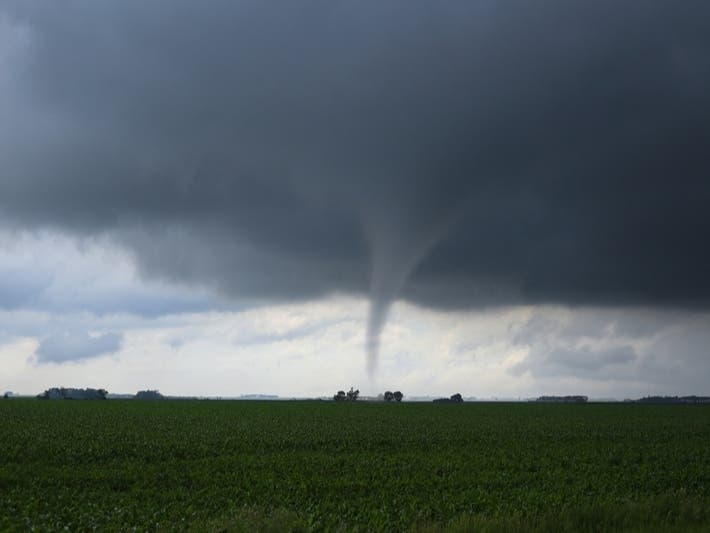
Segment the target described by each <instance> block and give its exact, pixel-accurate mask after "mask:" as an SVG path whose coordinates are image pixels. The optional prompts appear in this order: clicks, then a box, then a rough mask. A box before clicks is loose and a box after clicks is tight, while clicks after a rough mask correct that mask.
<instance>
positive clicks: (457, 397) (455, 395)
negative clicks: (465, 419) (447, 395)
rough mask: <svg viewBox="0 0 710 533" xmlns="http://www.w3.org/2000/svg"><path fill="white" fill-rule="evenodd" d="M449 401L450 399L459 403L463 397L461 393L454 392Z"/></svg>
mask: <svg viewBox="0 0 710 533" xmlns="http://www.w3.org/2000/svg"><path fill="white" fill-rule="evenodd" d="M451 401H452V402H456V403H460V402H462V401H463V398H462V397H461V395H460V394H459V393H458V392H457V393H456V394H454V395H453V396H451Z"/></svg>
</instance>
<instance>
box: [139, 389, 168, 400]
mask: <svg viewBox="0 0 710 533" xmlns="http://www.w3.org/2000/svg"><path fill="white" fill-rule="evenodd" d="M135 398H136V400H162V399H163V398H164V396H163V395H162V394H160V391H158V390H139V391H138V392H136V396H135Z"/></svg>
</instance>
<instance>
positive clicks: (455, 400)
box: [434, 392, 463, 403]
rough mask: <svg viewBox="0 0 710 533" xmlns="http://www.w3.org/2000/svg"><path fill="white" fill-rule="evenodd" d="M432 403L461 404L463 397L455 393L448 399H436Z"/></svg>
mask: <svg viewBox="0 0 710 533" xmlns="http://www.w3.org/2000/svg"><path fill="white" fill-rule="evenodd" d="M434 403H463V397H462V396H461V395H460V394H459V393H458V392H457V393H456V394H453V395H452V396H451V397H449V398H437V399H435V400H434Z"/></svg>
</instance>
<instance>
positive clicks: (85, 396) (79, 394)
mask: <svg viewBox="0 0 710 533" xmlns="http://www.w3.org/2000/svg"><path fill="white" fill-rule="evenodd" d="M107 394H108V391H107V390H105V389H74V388H65V387H53V388H51V389H47V390H46V391H44V392H43V393H42V394H38V395H37V398H39V399H41V400H105V399H106V395H107Z"/></svg>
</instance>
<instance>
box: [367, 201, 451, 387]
mask: <svg viewBox="0 0 710 533" xmlns="http://www.w3.org/2000/svg"><path fill="white" fill-rule="evenodd" d="M460 213H461V209H460V207H459V208H457V209H451V211H450V212H449V213H445V214H442V215H440V216H438V217H437V218H436V219H435V220H433V221H429V223H428V224H426V225H424V224H422V223H421V222H419V223H417V224H414V223H408V224H407V223H405V221H402V220H393V219H392V218H391V216H390V217H389V218H388V219H386V220H385V221H383V220H382V218H380V219H379V223H372V220H370V224H369V225H366V230H367V233H366V234H367V237H368V241H369V244H370V298H369V299H370V306H369V311H368V317H367V329H366V332H365V337H366V338H365V351H366V356H367V374H368V376H369V377H370V379H372V378H373V377H374V376H375V373H376V371H377V364H378V358H379V352H380V336H381V335H382V331H383V329H384V327H385V325H386V323H387V316H388V314H389V311H390V308H391V307H392V304H393V303H394V302H395V300H396V299H397V297H398V296H399V294H400V291H401V289H402V287H403V286H404V284H405V283H406V281H407V279H408V278H409V276H410V274H411V273H412V271H413V270H414V269H415V268H416V266H417V265H418V264H419V263H420V262H421V261H422V260H423V259H424V258H425V257H426V256H427V255H428V254H429V252H430V251H431V249H432V248H433V247H434V246H435V245H436V244H437V243H438V242H439V241H440V240H441V239H442V238H443V237H444V236H445V235H446V234H447V233H448V232H449V231H450V229H451V227H452V226H453V225H454V223H455V221H456V220H457V219H458V218H459V215H460ZM375 220H378V219H377V218H376V217H375Z"/></svg>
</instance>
